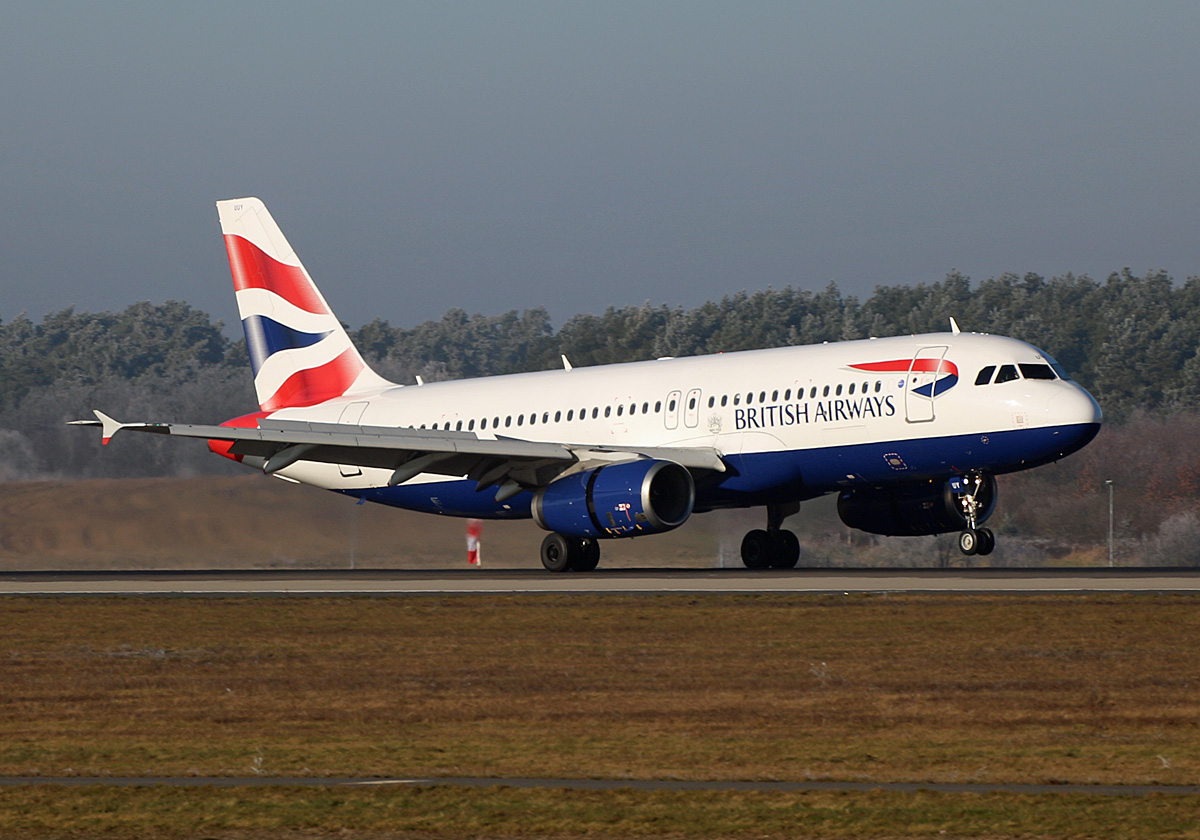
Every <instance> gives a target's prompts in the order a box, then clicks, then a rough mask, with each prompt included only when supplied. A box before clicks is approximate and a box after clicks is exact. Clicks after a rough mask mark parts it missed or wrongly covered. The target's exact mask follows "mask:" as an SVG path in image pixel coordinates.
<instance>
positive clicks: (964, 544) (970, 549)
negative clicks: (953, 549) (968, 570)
mask: <svg viewBox="0 0 1200 840" xmlns="http://www.w3.org/2000/svg"><path fill="white" fill-rule="evenodd" d="M979 542H980V540H979V532H978V531H976V530H974V529H972V528H968V529H967V530H965V531H963V532H962V533H961V534H959V535H958V550H959V551H961V552H962V553H963V554H965V555H967V556H968V557H970V556H971V555H973V554H976V553H978V552H979Z"/></svg>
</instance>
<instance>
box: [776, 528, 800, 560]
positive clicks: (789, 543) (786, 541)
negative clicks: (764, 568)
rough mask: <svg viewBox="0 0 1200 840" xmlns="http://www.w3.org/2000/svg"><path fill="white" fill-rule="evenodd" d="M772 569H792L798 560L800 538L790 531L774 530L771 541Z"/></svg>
mask: <svg viewBox="0 0 1200 840" xmlns="http://www.w3.org/2000/svg"><path fill="white" fill-rule="evenodd" d="M772 542H774V545H773V546H772V548H773V549H774V552H773V556H772V557H771V568H772V569H794V568H796V564H797V563H799V562H800V538H799V537H797V536H796V535H795V533H793V532H792V531H776V532H775V538H774V540H773V541H772Z"/></svg>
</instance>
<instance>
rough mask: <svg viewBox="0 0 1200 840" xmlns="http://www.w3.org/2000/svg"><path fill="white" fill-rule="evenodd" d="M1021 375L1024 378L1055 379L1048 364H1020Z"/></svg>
mask: <svg viewBox="0 0 1200 840" xmlns="http://www.w3.org/2000/svg"><path fill="white" fill-rule="evenodd" d="M1021 375H1022V376H1024V377H1025V378H1026V379H1055V378H1056V377H1055V375H1054V370H1053V369H1052V368H1051V367H1050V365H1021Z"/></svg>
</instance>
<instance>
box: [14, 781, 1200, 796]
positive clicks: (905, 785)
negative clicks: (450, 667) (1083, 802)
mask: <svg viewBox="0 0 1200 840" xmlns="http://www.w3.org/2000/svg"><path fill="white" fill-rule="evenodd" d="M25 785H60V786H65V787H93V786H99V787H155V786H163V787H178V788H193V787H218V788H238V787H309V788H311V787H383V786H391V787H434V786H446V787H464V788H467V787H469V788H482V787H513V788H541V789H548V790H553V789H562V790H639V791H691V790H696V791H751V792H762V793H771V792H776V793H794V792H805V791H848V792H856V791H858V792H862V791H872V790H882V791H893V792H897V793H915V792H917V791H933V792H935V793H974V794H986V793H1016V794H1024V795H1031V796H1044V795H1047V794H1080V795H1088V796H1150V795H1153V794H1159V795H1164V796H1200V785H1080V784H1060V785H1049V784H1047V785H1021V784H988V783H983V782H978V783H972V782H964V783H948V782H748V781H734V780H728V781H722V780H717V781H694V782H693V781H680V780H674V779H532V778H492V777H472V776H467V777H457V778H440V777H439V778H411V779H404V778H395V779H378V778H352V777H334V778H317V777H312V776H294V777H282V776H240V777H239V776H59V777H52V776H0V788H3V787H19V786H25Z"/></svg>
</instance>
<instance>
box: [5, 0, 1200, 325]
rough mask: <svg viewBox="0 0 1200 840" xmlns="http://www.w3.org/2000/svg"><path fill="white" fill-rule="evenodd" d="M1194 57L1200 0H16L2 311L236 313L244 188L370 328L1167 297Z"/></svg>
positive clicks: (1190, 154)
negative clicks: (224, 221)
mask: <svg viewBox="0 0 1200 840" xmlns="http://www.w3.org/2000/svg"><path fill="white" fill-rule="evenodd" d="M1197 45H1200V4H1197V3H1195V2H1190V1H1189V2H1152V0H1151V2H1140V3H1136V4H1134V3H1128V2H1053V0H1040V1H1039V2H1012V0H1010V1H1009V2H1004V3H996V2H979V3H973V2H961V0H960V1H959V2H940V3H933V2H844V1H843V2H804V3H801V2H783V3H755V2H739V3H703V2H678V3H676V2H664V3H655V2H646V0H638V2H617V1H615V0H606V2H588V3H572V2H545V3H535V2H480V3H450V2H430V3H393V2H388V3H338V4H333V3H320V4H314V3H299V2H260V3H254V2H238V3H228V2H204V3H190V4H182V3H83V2H81V3H61V2H38V3H20V4H10V6H9V7H8V8H6V10H5V11H4V13H3V16H2V17H0V185H2V189H0V214H2V215H0V222H2V223H0V255H2V259H3V268H2V275H0V292H2V294H3V297H2V298H0V319H4V320H8V319H10V318H12V317H13V316H15V315H16V314H18V313H20V312H21V311H27V312H28V313H29V314H30V315H32V316H35V317H37V318H40V317H41V316H42V315H43V314H45V313H46V312H48V311H51V310H56V309H60V308H63V307H66V306H69V305H72V304H74V305H76V306H78V307H80V308H83V309H89V310H97V309H121V308H124V306H126V305H127V304H129V303H131V302H134V301H138V300H150V301H155V302H160V301H163V300H168V299H182V300H187V301H189V302H191V303H193V304H194V305H196V306H198V307H200V308H202V309H204V310H205V311H207V312H209V313H210V314H212V315H213V316H214V317H219V318H223V319H225V321H226V322H227V323H232V322H236V320H237V314H236V310H235V308H234V304H233V296H232V294H231V287H230V280H229V275H228V265H227V263H226V261H225V253H224V248H223V246H222V244H221V239H220V230H219V227H218V225H217V215H216V210H215V208H214V207H213V202H214V201H216V200H217V199H221V198H234V197H239V196H244V195H257V196H259V197H261V198H262V199H263V200H265V201H266V202H267V206H268V207H270V208H271V210H272V212H273V214H274V215H275V218H276V219H277V220H278V221H279V223H280V225H281V226H282V227H283V230H284V232H285V233H286V234H287V235H288V238H289V239H290V240H291V242H292V245H293V246H294V247H295V248H296V250H297V252H298V253H299V254H300V256H301V258H302V259H303V261H304V263H305V265H306V266H307V267H308V269H309V271H310V272H311V273H312V275H313V276H314V278H315V279H316V280H317V282H318V283H319V284H320V285H321V287H322V289H323V291H324V292H325V295H326V297H327V298H328V299H329V301H330V303H331V304H332V305H333V307H334V309H335V310H336V311H337V312H338V314H339V315H340V316H341V318H342V319H343V320H344V321H346V322H348V323H349V324H351V325H352V326H359V325H361V324H362V323H365V322H366V321H369V320H370V319H372V318H374V317H377V316H378V317H383V318H386V319H388V320H390V321H391V322H392V323H393V324H396V325H403V326H411V325H413V324H416V323H418V322H420V321H423V320H426V319H429V318H436V317H438V316H440V315H441V314H442V313H443V312H444V311H445V310H446V309H449V308H451V307H461V308H463V309H466V310H468V311H469V312H484V313H488V314H494V313H497V312H502V311H506V310H508V309H511V308H517V309H525V308H529V307H533V306H538V305H544V306H546V307H548V308H549V310H550V312H551V314H552V315H553V316H554V318H555V319H556V321H559V322H561V321H562V320H563V319H565V318H566V317H568V316H570V315H572V314H574V313H576V312H599V311H602V310H603V309H604V307H606V306H609V305H614V306H623V305H627V304H638V303H641V302H642V301H645V300H649V301H651V302H653V303H655V304H658V303H667V304H669V305H672V306H675V305H682V306H687V307H690V306H695V305H697V304H699V303H701V302H702V301H705V300H710V299H719V298H720V297H722V296H723V295H725V294H730V293H733V292H737V291H739V290H741V289H747V290H756V289H762V288H765V287H767V286H771V285H773V286H775V287H777V288H778V287H782V286H785V285H794V286H798V287H802V288H822V287H824V286H825V285H827V284H828V283H829V282H830V281H835V282H836V283H837V284H838V285H839V286H840V287H841V288H842V289H843V291H846V292H850V293H854V294H859V295H869V294H870V293H871V291H872V289H873V288H874V287H875V286H876V285H879V284H885V285H891V284H898V283H919V282H932V281H936V280H939V279H941V278H942V277H943V276H944V275H945V273H946V272H947V271H949V270H950V269H955V268H956V269H959V270H961V271H963V272H964V273H966V274H969V275H970V276H972V277H973V278H974V279H976V280H981V279H984V278H986V277H988V276H993V275H996V274H999V273H1001V272H1003V271H1015V272H1026V271H1036V272H1039V273H1042V274H1045V275H1053V274H1059V273H1064V272H1067V271H1074V272H1076V273H1085V272H1086V273H1090V274H1091V275H1093V276H1095V277H1101V278H1102V277H1104V276H1106V275H1107V274H1108V273H1109V272H1111V271H1115V270H1119V269H1120V268H1122V267H1124V266H1129V267H1131V268H1132V269H1133V270H1134V271H1135V272H1138V273H1142V272H1144V271H1146V270H1148V269H1164V270H1166V271H1168V272H1170V273H1171V274H1172V275H1173V276H1175V277H1176V278H1177V279H1178V280H1183V279H1184V278H1186V277H1188V276H1189V275H1196V274H1200V244H1198V242H1200V235H1198V229H1200V49H1198V47H1197ZM964 326H966V325H964ZM972 326H976V325H972ZM978 326H980V327H982V328H986V325H978Z"/></svg>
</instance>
